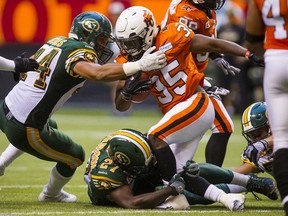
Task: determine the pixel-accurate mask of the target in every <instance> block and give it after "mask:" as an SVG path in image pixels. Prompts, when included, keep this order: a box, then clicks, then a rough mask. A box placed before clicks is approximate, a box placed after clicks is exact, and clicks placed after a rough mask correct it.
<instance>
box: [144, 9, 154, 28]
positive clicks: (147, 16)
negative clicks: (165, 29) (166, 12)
mask: <svg viewBox="0 0 288 216" xmlns="http://www.w3.org/2000/svg"><path fill="white" fill-rule="evenodd" d="M143 17H144V22H145V23H146V25H147V27H149V26H151V27H153V26H154V21H153V18H152V15H151V14H150V13H149V12H146V11H145V12H144V14H143Z"/></svg>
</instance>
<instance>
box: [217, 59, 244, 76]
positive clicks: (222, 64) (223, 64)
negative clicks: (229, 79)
mask: <svg viewBox="0 0 288 216" xmlns="http://www.w3.org/2000/svg"><path fill="white" fill-rule="evenodd" d="M213 61H214V62H215V64H216V65H217V66H218V67H219V68H221V69H222V71H223V72H224V74H225V75H228V74H231V75H232V76H235V74H238V73H240V69H239V68H236V67H234V66H232V65H230V64H229V62H227V61H226V60H225V59H224V58H223V56H219V57H216V58H215V59H213Z"/></svg>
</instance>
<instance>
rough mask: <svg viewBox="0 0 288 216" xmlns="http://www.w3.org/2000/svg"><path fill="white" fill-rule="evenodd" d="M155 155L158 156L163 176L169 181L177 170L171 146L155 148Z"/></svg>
mask: <svg viewBox="0 0 288 216" xmlns="http://www.w3.org/2000/svg"><path fill="white" fill-rule="evenodd" d="M154 155H155V157H156V158H157V163H158V166H159V168H160V172H161V175H162V178H163V179H164V180H165V181H168V182H169V181H170V179H171V178H172V177H173V176H174V175H175V174H176V172H177V170H176V159H175V157H174V154H173V152H172V151H171V149H170V147H169V146H165V147H164V148H161V149H156V150H154Z"/></svg>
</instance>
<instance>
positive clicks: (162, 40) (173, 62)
mask: <svg viewBox="0 0 288 216" xmlns="http://www.w3.org/2000/svg"><path fill="white" fill-rule="evenodd" d="M193 37H194V32H193V31H192V30H191V29H189V28H188V27H187V26H186V25H183V24H181V23H171V24H169V25H167V26H166V27H165V28H164V29H162V30H161V31H160V32H159V33H158V35H157V37H156V44H155V45H156V49H157V50H162V51H163V52H165V54H166V57H167V65H166V66H165V67H164V68H162V69H161V70H156V71H153V72H152V74H151V80H152V88H151V93H152V95H153V96H154V97H155V99H156V100H157V102H158V106H159V107H160V108H161V110H162V113H163V114H164V113H166V112H167V111H169V110H170V109H171V108H172V107H173V106H175V105H176V104H177V103H179V102H181V101H184V100H186V99H188V98H189V97H190V96H191V95H192V94H193V93H194V92H195V90H196V88H197V86H198V85H199V84H200V85H202V84H203V79H204V75H203V73H199V72H198V70H197V67H196V65H195V63H194V61H193V58H192V55H191V54H190V44H191V41H192V40H193ZM116 62H123V57H121V55H119V56H118V57H117V58H116Z"/></svg>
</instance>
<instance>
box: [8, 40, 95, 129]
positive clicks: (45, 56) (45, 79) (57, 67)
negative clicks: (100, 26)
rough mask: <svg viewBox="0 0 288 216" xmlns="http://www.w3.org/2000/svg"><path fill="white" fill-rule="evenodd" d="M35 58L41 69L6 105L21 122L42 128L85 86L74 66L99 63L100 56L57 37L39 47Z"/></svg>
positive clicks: (22, 83)
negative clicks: (81, 63) (79, 62)
mask: <svg viewBox="0 0 288 216" xmlns="http://www.w3.org/2000/svg"><path fill="white" fill-rule="evenodd" d="M34 57H35V59H36V60H37V61H38V63H39V65H40V66H39V69H37V71H29V72H28V73H26V74H25V75H24V76H23V77H22V80H20V82H19V83H18V84H17V85H16V86H15V87H14V88H13V89H12V90H11V91H10V92H9V94H8V95H7V97H6V98H5V102H6V104H7V106H8V107H9V109H10V111H11V112H12V114H13V115H14V117H15V118H16V119H17V120H18V121H20V122H21V123H23V124H25V125H27V126H30V127H34V128H42V127H43V125H44V124H45V123H46V122H47V121H48V119H49V117H50V116H51V115H52V114H53V113H54V112H55V111H57V110H58V109H59V108H61V107H62V106H63V104H64V103H65V102H66V101H67V100H68V99H69V98H70V97H71V96H72V95H73V94H75V93H77V92H78V91H79V89H80V88H81V87H82V86H83V85H84V82H85V79H84V78H83V77H81V76H79V75H77V74H75V73H74V71H73V68H74V66H75V63H76V62H78V61H87V62H91V63H97V54H96V53H95V50H94V49H93V48H92V47H91V46H88V45H87V44H86V43H84V42H80V41H76V40H74V39H71V38H66V37H55V38H52V39H51V40H49V41H48V42H47V43H45V44H44V45H43V46H42V47H40V48H39V50H38V51H37V52H36V53H35V55H34Z"/></svg>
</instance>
